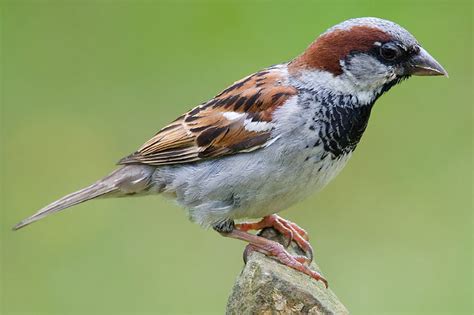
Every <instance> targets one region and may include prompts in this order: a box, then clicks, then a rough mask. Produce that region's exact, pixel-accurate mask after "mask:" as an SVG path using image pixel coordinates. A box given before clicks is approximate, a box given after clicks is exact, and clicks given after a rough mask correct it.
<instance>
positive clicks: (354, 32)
mask: <svg viewBox="0 0 474 315" xmlns="http://www.w3.org/2000/svg"><path fill="white" fill-rule="evenodd" d="M390 39H391V36H390V35H388V34H387V33H385V32H383V31H381V30H379V29H377V28H374V27H369V26H353V27H351V28H350V29H347V30H338V29H336V30H334V31H332V32H330V33H327V34H324V35H322V36H320V37H319V38H317V39H316V40H315V41H314V42H313V43H312V44H311V45H310V46H309V47H308V48H307V49H306V50H305V51H304V52H303V53H302V54H301V55H299V56H298V57H296V58H295V59H294V60H292V61H291V62H290V64H289V66H288V69H289V71H290V73H294V72H297V71H299V70H302V69H315V70H316V69H319V70H324V71H329V72H331V73H332V74H334V75H339V74H342V69H341V65H340V60H341V59H344V58H345V57H346V56H347V55H348V54H349V53H350V52H353V51H360V52H364V51H369V50H370V49H372V47H373V45H374V43H375V42H386V41H389V40H390Z"/></svg>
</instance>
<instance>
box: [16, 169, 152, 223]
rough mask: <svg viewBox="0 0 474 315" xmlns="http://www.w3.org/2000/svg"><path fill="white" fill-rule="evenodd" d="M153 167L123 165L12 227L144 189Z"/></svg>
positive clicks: (149, 179)
mask: <svg viewBox="0 0 474 315" xmlns="http://www.w3.org/2000/svg"><path fill="white" fill-rule="evenodd" d="M153 171H154V168H153V167H150V166H146V165H127V166H124V167H122V168H120V169H118V170H116V171H114V172H112V173H111V174H110V175H108V176H106V177H104V178H103V179H101V180H99V181H97V182H95V183H94V184H92V185H90V186H88V187H86V188H83V189H81V190H78V191H76V192H73V193H71V194H69V195H66V196H64V197H62V198H61V199H59V200H56V201H55V202H53V203H51V204H49V205H47V206H46V207H44V208H43V209H41V210H39V211H38V212H36V213H35V214H33V215H32V216H31V217H29V218H26V219H24V220H23V221H21V222H20V223H18V224H17V225H15V226H14V227H13V230H18V229H21V228H22V227H25V226H27V225H29V224H31V223H33V222H36V221H38V220H41V219H42V218H44V217H46V216H48V215H50V214H53V213H56V212H59V211H62V210H64V209H66V208H69V207H72V206H75V205H77V204H80V203H82V202H84V201H88V200H91V199H95V198H97V197H101V196H110V195H114V196H115V195H117V196H125V195H131V194H136V193H139V192H142V191H145V190H147V189H148V188H149V186H150V182H151V175H152V174H153Z"/></svg>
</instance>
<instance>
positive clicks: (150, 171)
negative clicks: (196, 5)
mask: <svg viewBox="0 0 474 315" xmlns="http://www.w3.org/2000/svg"><path fill="white" fill-rule="evenodd" d="M412 75H420V76H435V75H444V76H447V75H448V73H447V72H446V70H444V69H443V67H442V66H441V65H440V64H439V63H438V62H437V61H436V60H435V59H434V58H433V57H432V56H430V54H428V52H427V51H426V50H425V49H423V48H422V47H421V46H420V44H419V43H418V42H417V40H416V39H415V37H413V36H412V35H411V34H410V33H409V32H408V31H407V30H405V29H404V28H402V27H401V26H399V25H397V24H395V23H393V22H391V21H387V20H384V19H380V18H374V17H364V18H354V19H350V20H347V21H344V22H342V23H340V24H337V25H336V26H333V27H331V28H329V29H328V30H327V31H326V32H324V33H323V34H322V35H320V36H319V37H318V38H316V40H314V42H313V43H312V44H311V45H310V46H309V47H308V48H307V49H306V50H305V51H304V52H303V53H302V54H301V55H299V56H297V57H296V58H295V59H293V60H291V61H289V62H286V63H282V64H278V65H274V66H271V67H268V68H266V69H263V70H261V71H258V72H256V73H254V74H251V75H249V76H247V77H245V78H243V79H242V80H240V81H237V82H235V83H234V84H232V85H231V86H229V87H228V88H226V89H225V90H223V91H222V92H221V93H219V94H218V95H217V96H215V97H214V98H212V99H211V100H209V101H207V102H204V103H202V104H200V105H199V106H197V107H195V108H193V109H192V110H190V111H189V112H187V113H185V114H184V115H182V116H180V117H178V118H177V119H176V120H175V121H173V122H172V123H170V124H169V125H167V126H166V127H164V128H162V129H161V130H160V131H159V132H158V133H157V134H156V135H155V136H153V137H152V138H151V139H150V140H148V141H147V142H145V144H143V145H142V146H141V147H140V148H139V149H138V150H137V151H136V152H134V153H132V154H131V155H129V156H127V157H125V158H123V159H121V160H120V161H119V162H118V164H119V165H120V167H119V168H118V169H116V170H115V171H113V172H112V173H111V174H109V175H108V176H106V177H104V178H102V179H100V180H98V181H97V182H95V183H93V184H92V185H90V186H88V187H86V188H83V189H81V190H79V191H76V192H73V193H71V194H69V195H66V196H65V197H62V198H61V199H59V200H57V201H55V202H53V203H51V204H50V205H47V206H46V207H44V208H42V209H41V210H39V211H38V212H37V213H35V214H34V215H32V216H31V217H29V218H27V219H25V220H23V221H21V222H20V223H18V224H17V225H16V226H15V227H14V229H15V230H17V229H20V228H22V227H24V226H26V225H28V224H30V223H32V222H35V221H38V220H40V219H42V218H44V217H46V216H47V215H50V214H52V213H55V212H59V211H62V210H64V209H66V208H69V207H71V206H74V205H77V204H79V203H82V202H84V201H87V200H91V199H95V198H103V197H123V196H142V195H149V194H161V195H163V196H167V197H170V198H172V199H174V200H176V201H177V203H178V204H179V205H181V206H182V207H184V208H185V209H186V210H187V213H188V215H189V218H190V219H191V221H194V222H196V223H198V224H200V225H201V226H203V227H205V228H208V227H212V228H213V229H214V230H216V231H217V232H219V233H220V234H222V235H223V236H226V237H230V238H235V239H240V240H243V241H246V242H247V243H248V245H247V248H246V253H248V252H251V251H258V252H261V253H264V254H265V255H267V256H271V257H273V258H274V259H276V260H277V261H279V262H281V263H282V264H284V265H287V266H288V267H290V268H293V269H296V270H298V271H301V272H303V273H305V274H307V275H308V276H310V277H312V278H314V279H316V280H320V281H322V282H323V283H324V285H325V286H326V287H327V281H326V279H324V278H323V277H322V276H321V274H319V273H318V272H316V271H314V270H312V269H310V267H309V262H310V261H311V259H312V257H313V254H312V253H313V250H312V248H311V245H310V243H309V242H308V234H307V233H306V231H305V230H303V229H302V228H300V227H299V226H298V225H296V224H295V223H293V222H290V221H288V220H285V219H283V218H282V217H280V216H278V215H277V214H276V213H278V212H280V211H282V210H284V209H286V208H288V207H289V206H291V205H293V204H294V203H297V202H298V201H301V200H302V199H304V198H305V197H307V196H308V195H310V194H311V193H314V192H317V191H320V190H321V189H322V188H323V187H325V186H326V185H327V184H328V183H329V182H330V181H331V180H332V179H333V178H334V177H335V176H336V175H337V174H338V173H339V172H340V171H341V170H342V168H343V167H344V166H345V165H346V163H347V161H348V160H349V158H350V157H351V155H352V153H353V151H354V150H355V148H356V146H357V144H358V142H359V140H360V139H361V136H362V134H363V133H364V130H365V129H366V127H367V123H368V120H369V116H370V113H371V110H372V107H373V105H374V103H375V102H376V100H377V99H378V98H379V97H380V96H381V95H382V94H384V93H385V92H387V91H388V90H389V89H390V88H392V87H393V86H394V85H396V84H397V83H400V82H401V81H403V80H405V79H407V78H409V77H410V76H412ZM246 218H262V219H261V220H260V221H258V222H253V223H252V222H249V223H235V220H242V219H246ZM267 227H273V228H275V229H276V230H277V231H279V232H280V233H282V234H283V235H285V236H287V238H288V239H289V241H290V242H291V241H292V240H293V241H294V242H296V243H297V244H298V246H299V247H300V248H301V249H302V250H303V251H304V253H305V254H306V255H304V256H303V255H301V256H292V255H290V254H289V253H288V252H287V251H286V249H285V246H283V245H281V244H280V243H277V242H274V241H271V240H268V239H266V238H263V237H261V236H259V235H255V234H252V233H249V232H248V231H250V230H261V229H263V228H267Z"/></svg>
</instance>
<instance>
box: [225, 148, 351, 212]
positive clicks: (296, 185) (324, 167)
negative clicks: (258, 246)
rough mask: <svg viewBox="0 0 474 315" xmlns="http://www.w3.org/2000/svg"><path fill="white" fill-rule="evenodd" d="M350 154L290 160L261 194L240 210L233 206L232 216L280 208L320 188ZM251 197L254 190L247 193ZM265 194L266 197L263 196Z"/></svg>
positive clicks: (284, 207) (344, 162) (329, 179)
mask: <svg viewBox="0 0 474 315" xmlns="http://www.w3.org/2000/svg"><path fill="white" fill-rule="evenodd" d="M349 158H350V154H347V155H344V156H340V157H338V158H336V159H333V158H331V157H329V156H328V157H326V158H324V159H322V160H319V161H314V160H312V159H307V160H306V159H305V158H304V159H297V160H293V162H292V166H291V167H289V168H288V169H287V171H286V172H284V174H282V175H278V176H275V177H274V178H272V177H273V176H272V174H270V176H269V178H270V180H269V182H268V183H265V184H264V185H262V186H261V188H260V193H258V194H257V195H255V197H254V198H249V202H248V203H247V204H246V206H245V207H243V208H242V209H235V211H234V213H233V216H232V217H233V218H234V219H239V218H244V217H249V218H259V217H263V216H266V215H270V214H273V213H276V212H279V211H282V210H284V209H286V208H288V207H290V206H292V205H294V204H295V203H298V202H300V201H302V200H303V199H305V198H306V197H308V196H309V195H310V194H313V193H316V192H318V191H320V190H321V189H323V188H324V187H325V186H326V185H327V184H328V183H329V182H330V181H331V180H332V179H333V178H334V177H335V176H336V175H337V174H338V173H339V172H340V171H341V170H342V168H343V167H344V166H345V165H346V163H347V161H348V159H349ZM249 193H251V194H252V196H254V193H252V192H249ZM262 196H265V197H262Z"/></svg>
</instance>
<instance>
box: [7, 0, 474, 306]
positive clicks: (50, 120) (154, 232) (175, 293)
mask: <svg viewBox="0 0 474 315" xmlns="http://www.w3.org/2000/svg"><path fill="white" fill-rule="evenodd" d="M1 9H2V15H1V28H2V38H1V45H2V48H1V54H2V56H1V58H2V59H1V90H2V99H1V105H2V110H1V115H2V117H1V119H2V120H1V136H2V137H1V140H2V144H1V150H2V154H1V157H2V163H1V167H2V170H1V171H2V173H1V184H2V196H1V215H2V217H1V222H0V227H1V230H2V231H1V242H2V244H1V250H2V252H1V268H2V270H1V301H0V305H1V306H0V312H1V314H138V313H140V314H186V313H188V314H191V313H192V314H222V313H223V312H224V310H225V305H226V301H227V296H228V294H229V292H230V289H231V287H232V285H233V282H234V279H235V278H236V276H237V275H238V274H239V272H240V270H241V268H242V264H243V263H242V258H241V257H242V250H243V248H244V244H243V243H241V242H238V241H236V240H230V239H225V238H222V237H220V236H219V235H218V234H217V233H215V232H213V231H210V230H208V231H206V230H202V229H201V228H200V227H199V226H197V225H194V224H192V223H190V222H188V221H187V219H186V216H185V213H184V211H183V210H181V209H180V208H178V207H177V206H176V205H174V204H173V203H172V202H170V201H167V200H165V199H163V198H162V197H157V196H151V197H144V198H130V199H115V200H114V199H108V200H99V201H95V202H90V203H87V204H83V205H80V206H77V207H75V208H74V209H73V210H71V211H66V212H63V213H61V214H58V215H55V216H53V217H50V218H48V219H46V220H44V221H42V222H40V223H37V224H34V225H33V226H31V227H29V228H27V229H25V230H21V231H19V232H15V233H13V232H12V231H11V230H10V227H11V226H12V225H13V224H15V223H16V222H17V221H19V220H20V219H23V218H24V217H26V216H28V215H30V214H32V213H33V212H34V211H36V210H37V209H39V208H40V207H42V206H44V205H45V204H46V203H49V202H51V201H53V200H54V199H56V198H58V197H60V196H62V195H64V194H66V193H69V192H71V191H73V190H76V189H78V188H80V187H82V186H85V185H87V184H89V183H91V182H92V181H95V180H96V179H97V178H99V177H101V176H103V175H105V174H107V173H108V172H109V171H111V170H112V169H113V168H114V163H115V162H116V161H117V160H118V159H119V158H121V157H123V156H125V155H127V154H129V153H131V152H133V151H134V150H135V149H136V148H137V147H138V146H139V145H141V144H142V143H143V142H144V141H145V140H147V139H148V138H149V137H150V136H152V135H153V134H154V133H155V132H156V131H157V130H158V129H159V128H161V127H163V126H164V125H165V124H166V123H167V122H170V121H171V120H173V119H174V118H175V117H177V116H178V115H180V114H181V113H183V112H184V111H185V110H187V109H189V108H191V107H193V106H195V105H197V104H199V103H200V102H202V101H205V100H207V99H209V98H210V97H212V96H213V95H215V94H217V92H219V91H220V90H221V89H223V88H225V87H226V86H227V85H228V84H230V83H232V82H233V81H235V80H237V79H240V78H241V77H243V76H245V75H247V74H249V73H252V72H254V71H256V70H258V69H261V68H263V67H266V66H269V65H271V64H275V63H280V62H283V61H286V60H289V59H291V58H292V57H294V56H296V55H297V54H299V53H300V52H301V51H302V50H303V49H304V48H305V47H306V46H307V45H308V44H309V43H310V42H311V41H312V40H313V39H314V38H315V37H316V36H317V35H319V34H320V33H321V32H322V31H324V30H325V29H327V28H328V27H330V26H332V25H334V24H336V23H338V22H341V21H343V20H345V19H347V18H350V17H358V16H378V17H383V18H387V19H390V20H393V21H396V22H397V23H399V24H401V25H402V26H404V27H406V28H407V29H408V30H409V31H410V32H412V33H413V34H414V35H415V36H416V37H417V38H418V40H419V41H420V42H421V43H422V44H423V46H424V47H425V48H426V49H427V50H428V51H429V52H430V53H431V54H432V55H433V56H434V57H435V58H436V59H437V60H438V61H439V62H440V63H442V64H443V66H444V67H445V68H446V69H447V70H448V71H449V74H450V78H449V79H445V78H426V77H425V78H422V77H416V78H412V79H410V80H409V81H408V82H405V83H403V84H402V85H400V86H397V87H396V88H394V89H393V90H392V91H390V93H388V94H387V95H385V96H383V97H382V98H381V99H380V100H379V101H378V103H377V105H376V106H375V109H374V111H373V115H372V117H371V122H370V124H369V127H368V130H367V131H366V134H365V136H364V138H363V140H362V143H361V144H360V145H359V147H358V149H357V151H356V153H355V155H354V156H353V158H352V160H351V162H350V163H349V165H348V166H347V167H346V169H345V170H344V171H343V172H342V174H341V175H340V176H339V177H338V178H337V179H336V180H335V181H334V182H333V183H331V184H330V185H329V186H328V187H327V188H326V189H325V190H324V191H323V192H322V193H320V194H319V195H317V196H312V197H311V198H309V199H308V200H305V201H304V202H302V203H300V204H298V205H295V206H294V207H293V208H292V209H290V210H289V211H286V212H284V213H283V216H286V217H288V218H290V219H292V220H294V221H295V222H298V223H299V224H300V225H302V226H304V227H305V228H306V229H307V230H308V231H309V232H310V234H311V237H312V241H313V246H314V247H315V250H316V259H317V261H318V263H319V264H320V266H321V268H322V269H323V271H324V273H325V275H326V276H327V278H328V279H329V281H330V285H331V288H332V289H333V290H334V291H335V292H336V294H337V295H338V296H339V297H340V299H341V300H342V301H343V302H344V303H345V305H346V306H347V307H348V308H349V310H351V311H352V313H353V314H472V312H473V309H472V296H473V295H472V294H473V292H472V279H473V267H472V250H473V246H472V245H473V237H472V228H473V221H472V197H471V196H472V135H473V133H472V122H473V115H472V104H473V101H472V100H473V93H472V89H473V85H472V83H473V82H472V74H473V67H472V61H473V50H472V35H473V28H472V14H473V13H472V12H473V8H472V2H471V1H465V2H463V1H447V0H446V1H418V2H415V1H400V2H394V1H390V2H389V1H387V2H384V3H382V2H380V1H363V2H361V1H351V2H347V3H345V2H340V1H333V2H330V1H327V2H316V1H233V2H218V1H200V2H189V1H188V2H184V1H181V2H178V1H176V2H173V1H163V2H158V1H156V2H152V1H146V2H144V1H143V2H142V1H116V2H113V1H20V0H19V1H3V2H2V4H1Z"/></svg>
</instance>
